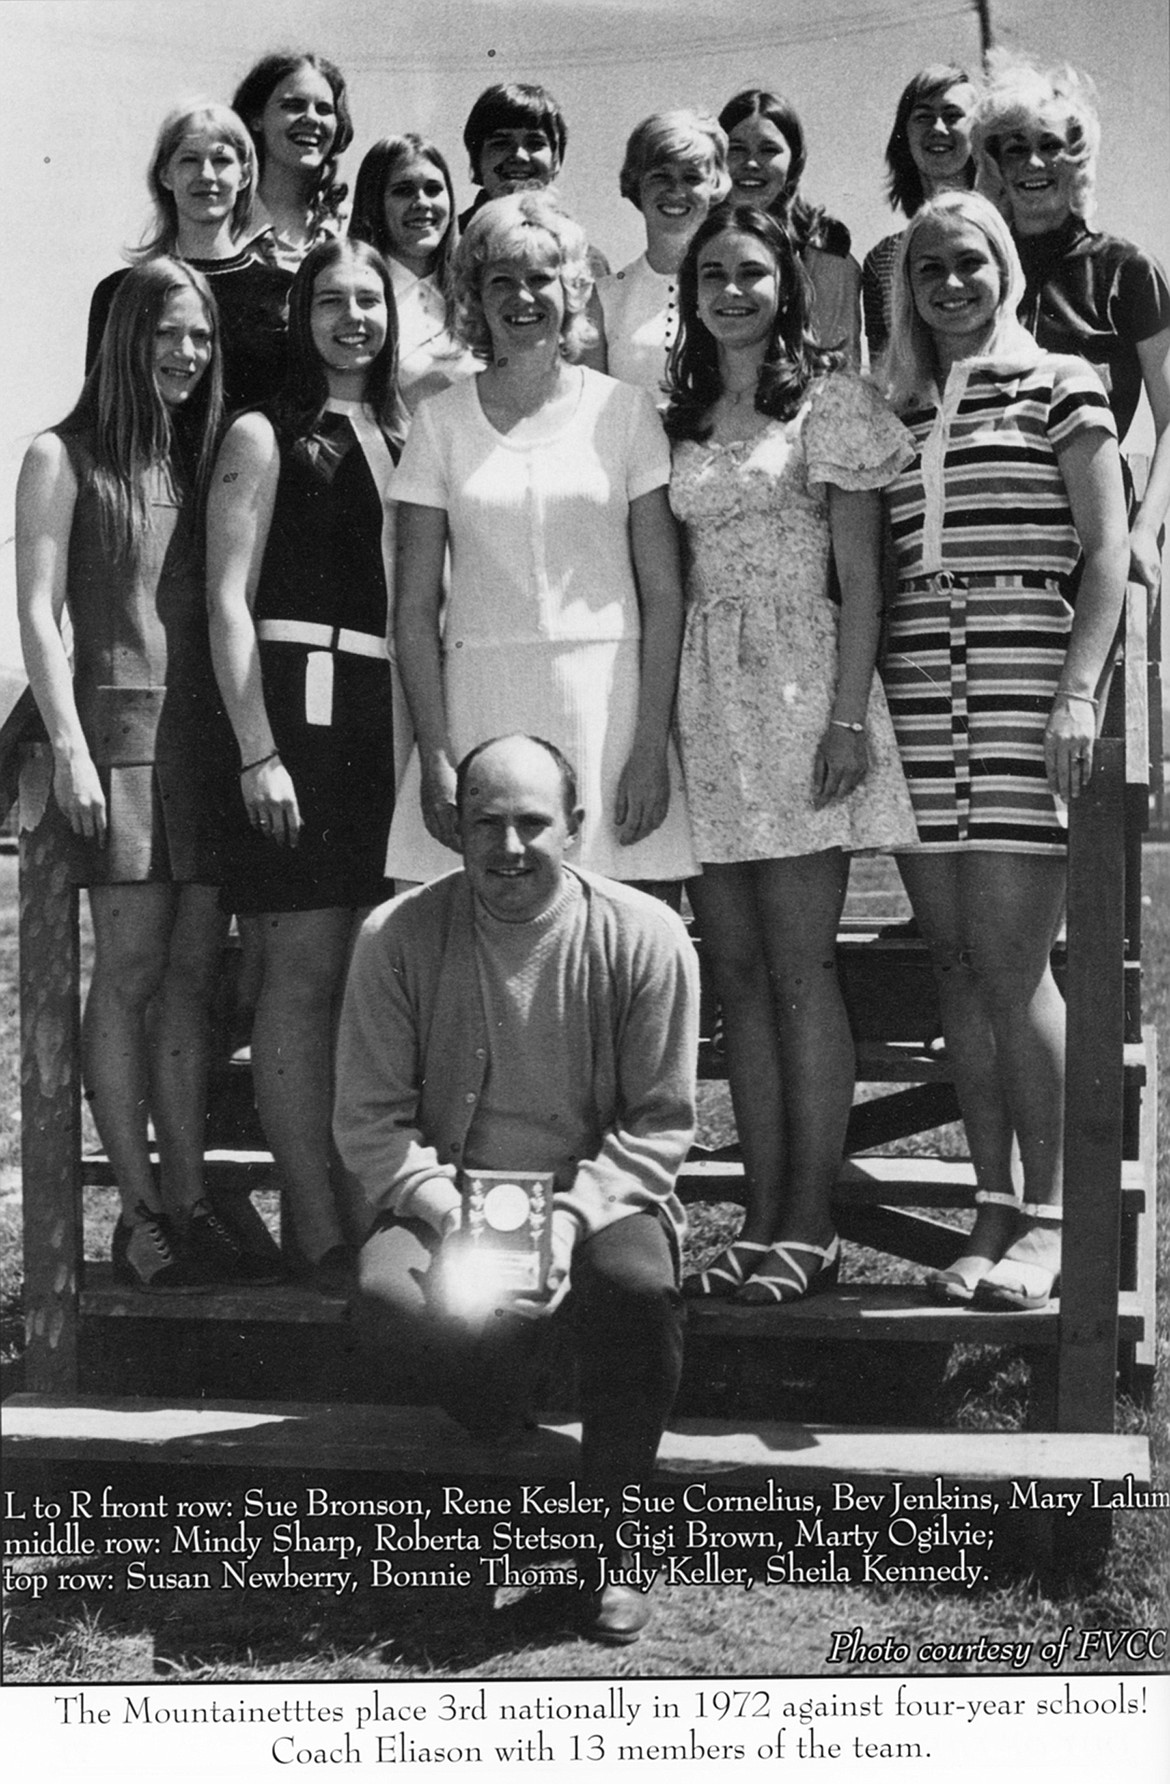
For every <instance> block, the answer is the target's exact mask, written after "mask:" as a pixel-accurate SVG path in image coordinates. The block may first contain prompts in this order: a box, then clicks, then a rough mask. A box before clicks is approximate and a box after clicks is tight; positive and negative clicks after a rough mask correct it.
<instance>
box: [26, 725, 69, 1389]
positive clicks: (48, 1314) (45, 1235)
mask: <svg viewBox="0 0 1170 1784" xmlns="http://www.w3.org/2000/svg"><path fill="white" fill-rule="evenodd" d="M47 749H48V746H47V745H33V746H30V750H31V751H33V752H35V751H39V752H41V753H42V754H43V753H44V752H45V751H47ZM69 854H70V851H69V841H68V831H67V829H66V827H65V823H64V820H63V818H62V817H61V815H60V813H59V811H58V810H57V807H56V804H55V803H54V801H53V800H52V798H51V797H50V799H49V803H48V806H47V808H46V810H45V812H44V814H43V816H42V818H41V821H40V823H39V824H38V825H37V826H36V828H35V829H34V830H26V831H22V832H21V837H20V1051H21V1099H20V1115H21V1176H22V1186H23V1200H24V1305H25V1335H26V1348H25V1358H24V1367H25V1380H26V1382H27V1383H28V1385H29V1387H30V1388H33V1389H37V1390H40V1391H42V1392H54V1391H55V1392H68V1391H69V1390H70V1389H72V1388H75V1387H76V1385H77V1318H78V1312H77V1292H78V1286H79V1283H80V1279H81V1262H82V1235H81V1054H80V1038H81V1037H80V1024H79V1016H78V987H79V978H80V950H79V944H78V934H77V889H76V887H75V886H74V885H73V883H72V879H71V876H70V859H69Z"/></svg>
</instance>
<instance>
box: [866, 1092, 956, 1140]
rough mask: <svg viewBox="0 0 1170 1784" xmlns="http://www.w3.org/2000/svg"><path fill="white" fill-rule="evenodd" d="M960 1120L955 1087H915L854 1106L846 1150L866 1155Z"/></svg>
mask: <svg viewBox="0 0 1170 1784" xmlns="http://www.w3.org/2000/svg"><path fill="white" fill-rule="evenodd" d="M960 1119H961V1115H960V1111H959V1100H958V1097H957V1096H956V1095H955V1089H954V1086H953V1085H952V1084H950V1083H947V1082H945V1081H943V1082H938V1083H933V1084H914V1085H911V1086H910V1088H909V1089H908V1090H898V1091H895V1092H894V1093H893V1094H892V1095H890V1096H881V1097H874V1098H873V1099H872V1100H870V1101H869V1102H864V1103H855V1104H854V1105H853V1108H852V1109H851V1110H850V1113H849V1125H848V1128H847V1129H846V1133H845V1150H846V1152H847V1153H851V1152H864V1151H866V1150H867V1149H868V1148H869V1147H871V1146H889V1145H891V1144H892V1143H893V1141H895V1140H903V1139H906V1138H907V1137H908V1136H909V1135H911V1134H920V1133H925V1132H929V1131H930V1130H931V1129H932V1128H936V1127H947V1126H949V1124H950V1123H951V1122H953V1121H959V1120H960Z"/></svg>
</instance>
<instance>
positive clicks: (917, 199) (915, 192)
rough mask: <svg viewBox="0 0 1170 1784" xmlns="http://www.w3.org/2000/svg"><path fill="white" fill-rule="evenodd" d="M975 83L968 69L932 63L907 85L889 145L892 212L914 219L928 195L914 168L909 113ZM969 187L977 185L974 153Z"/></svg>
mask: <svg viewBox="0 0 1170 1784" xmlns="http://www.w3.org/2000/svg"><path fill="white" fill-rule="evenodd" d="M974 84H975V83H974V82H973V81H972V79H971V76H970V75H969V74H968V73H967V70H966V69H965V68H960V67H959V66H958V64H957V63H956V62H932V63H931V65H930V67H929V68H921V69H919V71H918V73H917V74H916V75H914V76H913V77H912V78H911V79H910V80H908V81H907V82H906V85H905V86H904V87H903V89H902V97H901V98H900V99H899V101H898V109H897V111H896V112H895V113H894V127H893V129H892V130H891V131H890V140H889V142H888V143H887V144H886V166H887V167H888V168H889V175H888V177H887V179H886V193H887V196H888V197H889V200H890V208H891V210H895V211H898V210H900V211H902V212H903V214H904V215H905V216H907V217H912V216H913V215H914V213H915V211H916V210H917V209H918V208H919V206H920V205H922V204H924V203H925V201H926V193H925V192H924V191H923V189H922V175H921V174H920V173H919V171H918V169H917V167H916V166H915V165H914V157H913V155H912V154H911V153H910V136H909V131H908V128H907V126H908V125H909V123H910V113H911V112H912V111H913V110H914V107H915V106H916V105H918V104H919V103H920V101H922V100H923V99H935V98H937V97H938V96H939V95H940V94H942V93H945V92H946V91H947V90H948V88H950V87H972V86H974ZM966 171H967V185H968V186H973V185H974V184H975V156H974V152H972V154H971V157H970V159H969V160H968V162H967V170H966Z"/></svg>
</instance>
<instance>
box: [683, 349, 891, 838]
mask: <svg viewBox="0 0 1170 1784" xmlns="http://www.w3.org/2000/svg"><path fill="white" fill-rule="evenodd" d="M912 456H913V449H912V445H911V442H910V438H909V435H908V434H907V432H906V430H905V429H904V428H903V427H902V425H901V423H900V422H899V421H897V420H896V419H895V417H894V415H893V414H892V413H891V412H890V410H889V409H888V408H887V407H886V405H885V403H884V402H883V401H882V399H881V397H880V396H879V395H878V394H877V392H876V391H875V390H873V389H872V387H871V386H870V385H868V384H866V383H864V382H863V381H862V380H861V379H860V378H857V377H855V376H853V375H851V374H848V373H835V374H832V375H830V376H829V377H827V378H823V379H819V380H818V381H817V382H816V383H815V384H814V385H813V386H812V387H811V388H810V392H809V397H808V401H807V402H806V403H805V404H804V405H803V407H802V408H801V410H800V411H799V413H798V414H797V415H796V416H794V417H793V419H792V420H791V421H787V422H781V421H775V422H772V423H770V424H769V425H768V426H766V427H765V428H764V429H763V430H762V432H760V433H758V434H756V435H755V436H754V437H753V438H752V439H750V440H744V441H741V442H737V443H735V444H733V445H720V444H718V443H712V442H702V443H701V442H696V441H684V442H683V443H682V444H681V445H680V446H679V447H677V448H676V451H675V458H674V468H673V472H672V476H671V484H670V500H671V506H672V507H673V509H674V512H675V514H676V515H677V516H678V518H679V520H680V521H681V522H682V524H683V528H684V533H685V538H686V547H687V550H686V557H687V623H686V634H685V637H684V641H683V649H682V662H681V667H680V674H679V695H678V728H679V738H680V747H681V751H682V759H683V770H684V773H685V776H686V785H687V800H688V804H689V807H690V814H691V824H692V829H693V833H694V838H695V848H696V853H697V854H698V856H699V859H700V861H703V862H711V863H716V862H740V861H755V860H772V859H778V858H781V857H785V856H796V855H811V854H816V853H818V852H819V851H821V850H823V849H832V848H840V849H846V850H858V849H895V848H898V847H900V846H902V845H904V844H912V843H913V842H914V841H915V839H916V830H915V825H914V817H913V813H912V811H911V807H910V799H909V795H908V793H907V791H906V782H905V779H904V777H903V774H902V769H901V765H900V763H899V760H898V751H897V748H896V745H895V743H894V734H893V729H892V727H891V724H890V716H889V712H888V710H887V708H886V701H885V695H884V694H883V692H882V688H881V684H880V682H879V681H878V680H877V678H876V676H875V678H874V683H873V689H872V692H871V694H870V699H869V710H868V713H867V716H866V746H867V751H868V757H869V770H868V773H867V774H866V777H865V779H864V781H863V782H862V783H861V785H860V786H859V787H858V788H857V789H856V791H855V792H853V793H852V794H851V795H850V796H849V797H848V798H847V799H844V800H838V801H835V802H834V803H833V804H831V805H828V806H826V807H824V808H823V809H822V810H820V811H817V810H815V809H814V806H813V770H814V759H815V756H816V750H817V745H818V744H819V743H820V740H821V738H822V736H823V735H824V732H825V728H826V726H827V724H828V721H829V715H830V713H831V711H832V706H833V699H834V695H835V692H836V685H837V626H838V616H839V609H838V607H837V605H836V604H835V602H834V601H833V599H832V598H831V596H830V592H829V585H830V574H829V573H830V556H831V551H830V537H829V497H828V488H827V486H828V485H829V484H835V485H836V486H837V487H839V488H841V489H850V490H863V489H879V488H881V487H883V486H884V485H885V484H886V483H888V482H889V480H890V479H891V477H893V476H894V474H895V472H896V471H898V470H899V469H900V468H901V467H902V466H903V465H904V464H906V463H907V462H908V461H909V459H910V458H911V457H912Z"/></svg>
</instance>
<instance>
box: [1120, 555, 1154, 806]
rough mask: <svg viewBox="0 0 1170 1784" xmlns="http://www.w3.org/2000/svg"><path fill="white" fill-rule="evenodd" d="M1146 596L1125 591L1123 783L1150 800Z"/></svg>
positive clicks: (1134, 585)
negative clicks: (1124, 781) (1124, 780)
mask: <svg viewBox="0 0 1170 1784" xmlns="http://www.w3.org/2000/svg"><path fill="white" fill-rule="evenodd" d="M1149 600H1150V596H1149V592H1148V590H1147V589H1146V588H1145V586H1144V584H1142V583H1140V582H1131V583H1130V584H1129V587H1128V588H1127V589H1126V591H1125V779H1126V785H1127V787H1128V788H1129V789H1130V790H1131V792H1132V791H1133V790H1135V789H1136V790H1137V791H1138V792H1139V793H1141V794H1144V795H1145V797H1146V798H1147V799H1148V798H1149V791H1150V717H1149V707H1148V705H1147V700H1148V697H1149V662H1148V651H1147V645H1148V639H1149Z"/></svg>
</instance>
